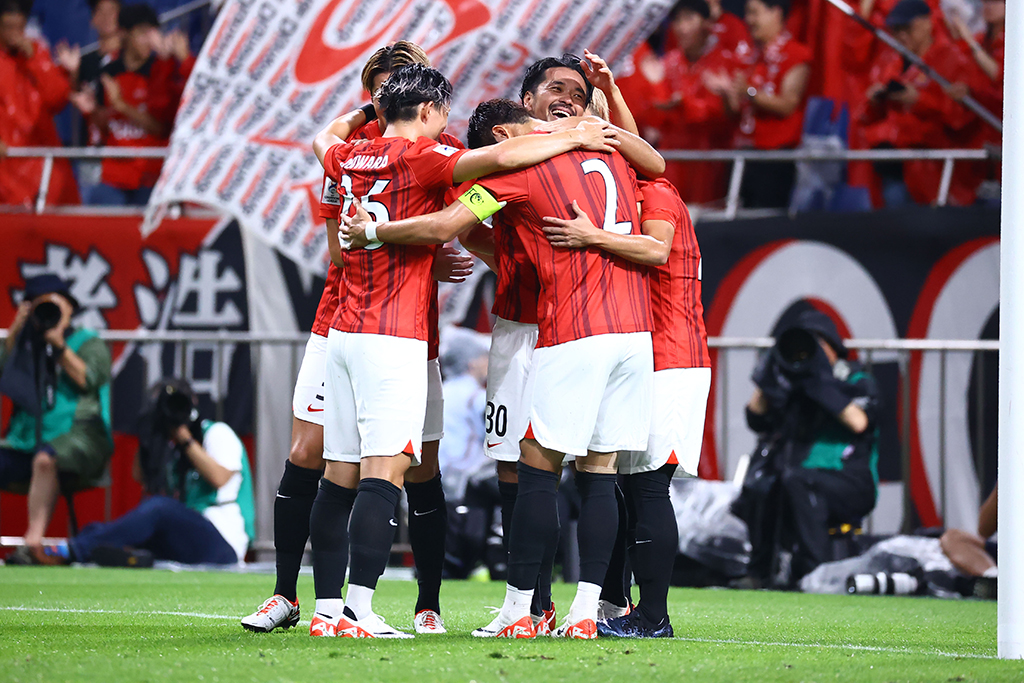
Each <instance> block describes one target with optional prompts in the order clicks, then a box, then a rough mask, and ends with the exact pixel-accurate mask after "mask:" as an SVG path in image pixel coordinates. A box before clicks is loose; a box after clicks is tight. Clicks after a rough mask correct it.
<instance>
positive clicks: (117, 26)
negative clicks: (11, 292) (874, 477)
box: [0, 0, 195, 206]
mask: <svg viewBox="0 0 1024 683" xmlns="http://www.w3.org/2000/svg"><path fill="white" fill-rule="evenodd" d="M89 7H90V10H91V25H92V27H93V28H94V29H95V32H96V35H97V37H98V42H97V47H96V49H93V50H90V51H88V52H83V50H82V49H81V47H80V46H77V45H75V46H72V45H68V44H67V43H66V42H60V43H57V45H56V46H54V47H53V49H52V50H51V48H50V47H49V46H48V45H47V44H46V42H45V41H44V40H42V39H41V38H34V37H32V36H31V34H30V31H29V29H28V23H29V17H30V16H31V14H32V11H31V10H32V1H31V0H2V1H0V47H2V49H0V82H3V83H4V87H3V88H2V89H0V204H7V205H20V206H31V205H32V204H33V203H34V201H35V198H36V195H37V193H38V192H39V186H40V182H41V178H42V173H43V160H42V159H40V158H20V157H11V156H9V155H8V154H7V150H8V148H10V147H50V146H59V145H61V139H60V137H59V136H58V134H57V129H56V127H55V125H54V116H56V115H57V114H58V113H59V112H61V111H62V110H64V109H66V108H67V107H69V106H71V107H72V108H73V109H74V110H75V111H77V112H78V114H79V117H78V120H79V121H80V122H81V123H80V125H81V130H80V131H79V135H76V136H75V137H77V138H78V139H80V140H82V141H83V142H85V143H86V144H89V145H103V146H108V147H165V146H166V145H167V143H168V140H169V137H170V132H171V124H172V123H173V121H174V114H175V112H176V110H177V107H178V103H179V101H180V99H181V95H182V92H183V91H184V87H185V82H186V81H187V80H188V76H189V73H190V72H191V70H192V67H193V65H194V64H195V60H194V58H193V56H192V54H191V50H190V47H189V43H188V39H187V37H186V36H185V35H184V34H183V33H182V32H180V31H172V32H169V33H162V32H161V30H160V21H159V19H158V17H157V14H156V11H155V10H154V9H153V8H152V7H151V6H150V5H148V4H145V3H136V4H122V3H121V2H120V0H89ZM160 166H161V160H159V159H115V158H110V159H105V160H103V161H102V162H101V163H96V162H87V161H83V162H80V163H77V164H75V165H74V167H73V166H72V164H71V163H69V162H68V161H67V160H61V159H58V160H56V161H55V163H54V167H53V172H52V175H51V179H50V185H49V188H48V191H47V203H49V204H78V203H80V202H81V203H86V204H99V205H107V206H109V205H136V206H141V205H144V204H145V203H146V202H147V201H148V199H149V194H150V192H151V191H152V189H153V186H154V185H155V184H156V180H157V177H158V176H159V174H160ZM73 168H74V172H73Z"/></svg>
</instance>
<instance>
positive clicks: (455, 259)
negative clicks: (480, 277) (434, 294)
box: [434, 247, 473, 282]
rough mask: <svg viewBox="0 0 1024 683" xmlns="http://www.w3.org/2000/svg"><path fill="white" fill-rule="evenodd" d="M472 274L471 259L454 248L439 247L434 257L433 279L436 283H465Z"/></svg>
mask: <svg viewBox="0 0 1024 683" xmlns="http://www.w3.org/2000/svg"><path fill="white" fill-rule="evenodd" d="M472 274H473V257H472V256H470V255H469V254H467V253H465V252H463V251H459V250H458V249H456V248H454V247H441V248H440V249H438V250H437V255H436V256H435V257H434V279H435V280H437V281H438V282H465V281H466V278H467V277H469V276H470V275H472Z"/></svg>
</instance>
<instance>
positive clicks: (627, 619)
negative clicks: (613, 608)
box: [597, 611, 675, 638]
mask: <svg viewBox="0 0 1024 683" xmlns="http://www.w3.org/2000/svg"><path fill="white" fill-rule="evenodd" d="M597 633H598V635H600V636H601V637H602V638H604V637H610V638H672V637H673V636H674V635H675V634H674V633H673V632H672V624H671V623H669V620H668V617H665V618H664V619H662V620H661V623H660V624H654V625H653V626H652V625H651V624H649V623H647V622H645V621H644V618H643V617H642V616H641V615H640V613H639V612H636V611H634V612H631V613H630V614H627V615H625V616H622V617H618V618H616V619H610V620H608V621H605V622H601V623H599V624H598V625H597Z"/></svg>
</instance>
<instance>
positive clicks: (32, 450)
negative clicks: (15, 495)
mask: <svg viewBox="0 0 1024 683" xmlns="http://www.w3.org/2000/svg"><path fill="white" fill-rule="evenodd" d="M77 308H78V302H77V301H76V300H75V298H74V297H73V296H72V295H71V293H70V292H69V291H68V284H67V283H66V282H64V281H63V280H61V279H60V278H59V277H57V276H56V275H53V274H49V273H48V274H44V275H38V276H36V277H33V278H29V279H28V280H27V281H26V283H25V297H24V300H23V301H22V303H21V305H20V306H19V307H18V312H17V314H16V315H15V318H14V321H13V322H12V323H11V324H10V326H9V328H8V331H7V340H6V342H5V343H4V344H3V345H0V368H2V369H3V375H2V378H0V391H2V392H3V393H4V394H6V395H7V396H9V397H10V398H11V399H12V400H13V401H14V404H15V406H14V411H13V413H12V415H11V420H10V425H9V429H8V430H7V434H6V436H5V438H4V440H3V441H2V442H0V490H16V491H19V492H24V491H25V489H27V491H28V529H27V530H26V531H25V544H26V546H29V547H33V546H34V547H38V546H39V545H40V544H41V543H42V540H43V535H44V533H45V532H46V527H47V526H48V525H49V523H50V517H51V516H52V514H53V508H54V505H55V504H56V502H57V497H58V495H59V494H60V489H61V484H64V486H65V487H66V488H68V489H70V490H77V489H82V488H87V487H89V486H92V485H94V484H95V483H96V482H97V481H98V480H99V479H100V477H102V476H103V471H104V469H105V468H106V466H107V462H108V461H109V460H110V457H111V455H113V452H114V444H113V439H112V437H111V433H110V398H109V391H110V388H109V383H110V351H109V350H108V349H107V345H106V344H105V343H104V342H103V341H102V340H101V339H100V338H99V337H98V336H97V334H96V332H94V331H93V330H88V329H82V328H76V327H74V326H73V325H72V323H71V317H72V315H73V314H74V313H75V311H76V310H77ZM25 552H27V551H24V550H23V551H21V554H22V555H24V553H25Z"/></svg>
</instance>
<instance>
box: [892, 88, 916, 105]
mask: <svg viewBox="0 0 1024 683" xmlns="http://www.w3.org/2000/svg"><path fill="white" fill-rule="evenodd" d="M906 85H907V87H906V88H905V89H903V90H900V91H899V92H893V93H889V99H890V100H892V101H893V102H899V103H900V104H902V105H903V106H905V107H913V106H914V105H915V104H917V100H918V98H919V97H921V91H919V90H918V89H917V88H915V87H914V86H912V85H910V84H906Z"/></svg>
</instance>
